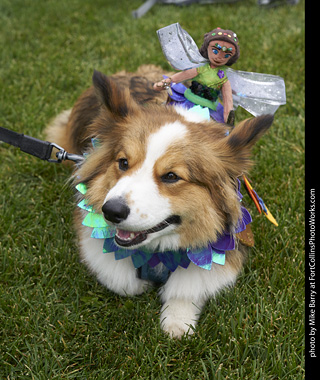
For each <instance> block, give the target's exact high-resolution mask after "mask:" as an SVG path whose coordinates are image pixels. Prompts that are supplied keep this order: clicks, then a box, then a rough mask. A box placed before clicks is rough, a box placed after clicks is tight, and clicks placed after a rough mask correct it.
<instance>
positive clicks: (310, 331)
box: [306, 189, 317, 359]
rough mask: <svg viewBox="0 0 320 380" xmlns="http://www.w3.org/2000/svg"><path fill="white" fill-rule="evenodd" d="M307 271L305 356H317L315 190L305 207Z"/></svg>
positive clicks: (312, 190) (310, 193) (310, 192)
mask: <svg viewBox="0 0 320 380" xmlns="http://www.w3.org/2000/svg"><path fill="white" fill-rule="evenodd" d="M307 222H308V223H307V235H306V237H307V244H306V248H307V250H308V251H307V267H306V269H307V273H306V280H307V282H306V319H307V321H306V322H307V323H306V356H307V357H309V358H310V359H311V358H316V357H317V349H316V337H317V328H316V296H317V288H316V191H315V189H310V191H309V205H308V208H307Z"/></svg>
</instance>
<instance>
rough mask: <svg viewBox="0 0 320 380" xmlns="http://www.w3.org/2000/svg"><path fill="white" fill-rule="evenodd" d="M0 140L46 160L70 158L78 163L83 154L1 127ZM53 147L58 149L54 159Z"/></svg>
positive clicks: (57, 160) (58, 160)
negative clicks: (52, 156) (70, 151)
mask: <svg viewBox="0 0 320 380" xmlns="http://www.w3.org/2000/svg"><path fill="white" fill-rule="evenodd" d="M0 141H3V142H5V143H7V144H10V145H13V146H15V147H17V148H19V149H20V150H21V151H22V152H24V153H28V154H31V155H32V156H35V157H37V158H40V159H41V160H45V161H48V162H55V163H60V162H62V161H65V160H71V161H74V162H76V163H80V162H82V161H83V160H84V157H83V156H81V155H77V154H72V153H68V152H66V151H65V150H64V149H63V148H61V147H60V146H59V145H57V144H54V143H50V142H48V141H43V140H39V139H36V138H34V137H30V136H26V135H24V134H23V133H17V132H14V131H11V130H9V129H6V128H3V127H0ZM53 148H56V149H58V152H57V153H56V159H54V158H51V155H52V150H53Z"/></svg>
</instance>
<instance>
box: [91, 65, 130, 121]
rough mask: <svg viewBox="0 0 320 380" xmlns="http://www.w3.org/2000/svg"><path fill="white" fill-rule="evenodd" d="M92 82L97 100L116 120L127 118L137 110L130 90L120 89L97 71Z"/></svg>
mask: <svg viewBox="0 0 320 380" xmlns="http://www.w3.org/2000/svg"><path fill="white" fill-rule="evenodd" d="M92 82H93V86H94V89H95V92H96V95H97V98H98V99H99V101H100V102H101V104H102V105H103V106H105V107H106V108H107V109H108V111H109V112H111V114H112V116H113V117H114V118H115V119H123V118H125V117H127V116H128V115H129V114H130V113H131V112H133V111H134V109H135V108H136V104H135V103H134V101H133V100H132V99H131V96H130V92H129V89H123V88H120V87H119V85H117V83H116V82H115V81H114V80H113V79H111V78H109V77H107V76H106V75H104V74H102V73H101V72H99V71H97V70H95V71H94V73H93V76H92Z"/></svg>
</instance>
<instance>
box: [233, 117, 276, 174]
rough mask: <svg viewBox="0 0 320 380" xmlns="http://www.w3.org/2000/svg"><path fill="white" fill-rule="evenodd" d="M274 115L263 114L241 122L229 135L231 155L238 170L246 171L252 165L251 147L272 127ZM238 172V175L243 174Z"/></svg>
mask: <svg viewBox="0 0 320 380" xmlns="http://www.w3.org/2000/svg"><path fill="white" fill-rule="evenodd" d="M272 122H273V115H262V116H258V117H255V118H252V119H247V120H244V121H243V122H241V123H239V124H238V125H237V126H236V127H235V128H234V129H233V130H232V132H231V133H230V135H229V136H228V137H227V146H228V148H229V149H228V150H229V152H230V157H232V158H233V160H234V164H235V165H234V166H235V167H237V168H238V171H239V170H240V171H241V172H242V171H246V170H247V169H248V168H249V166H250V153H251V148H252V147H253V146H254V144H255V143H256V142H257V141H258V140H259V138H260V137H261V136H262V135H263V134H264V133H265V132H266V131H267V130H268V129H269V128H270V127H271V125H272ZM241 172H240V173H238V174H236V175H240V174H241Z"/></svg>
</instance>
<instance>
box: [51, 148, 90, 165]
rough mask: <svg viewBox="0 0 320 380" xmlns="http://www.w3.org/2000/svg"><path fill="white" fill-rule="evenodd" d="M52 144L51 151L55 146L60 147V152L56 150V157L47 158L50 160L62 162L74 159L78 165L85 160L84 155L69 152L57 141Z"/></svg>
mask: <svg viewBox="0 0 320 380" xmlns="http://www.w3.org/2000/svg"><path fill="white" fill-rule="evenodd" d="M50 146H51V151H52V150H53V148H56V149H58V152H56V159H54V158H49V159H48V160H47V161H48V162H53V163H57V164H60V163H61V162H62V161H66V160H69V161H73V162H75V163H76V164H77V165H79V164H81V162H82V161H83V160H84V156H82V155H79V154H73V153H68V152H67V151H65V150H64V149H63V148H61V146H59V145H57V144H55V143H50Z"/></svg>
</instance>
